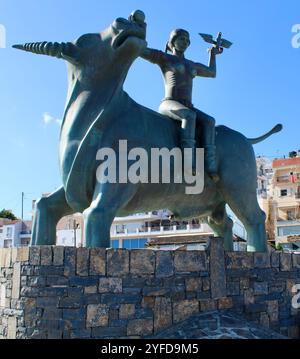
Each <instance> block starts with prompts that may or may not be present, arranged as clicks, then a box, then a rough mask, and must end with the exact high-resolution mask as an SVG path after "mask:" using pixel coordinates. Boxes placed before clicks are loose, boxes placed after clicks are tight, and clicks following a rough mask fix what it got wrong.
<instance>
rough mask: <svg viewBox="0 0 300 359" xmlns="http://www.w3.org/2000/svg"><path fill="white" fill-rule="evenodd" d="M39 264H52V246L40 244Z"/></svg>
mask: <svg viewBox="0 0 300 359" xmlns="http://www.w3.org/2000/svg"><path fill="white" fill-rule="evenodd" d="M41 265H42V266H51V265H52V247H51V246H41Z"/></svg>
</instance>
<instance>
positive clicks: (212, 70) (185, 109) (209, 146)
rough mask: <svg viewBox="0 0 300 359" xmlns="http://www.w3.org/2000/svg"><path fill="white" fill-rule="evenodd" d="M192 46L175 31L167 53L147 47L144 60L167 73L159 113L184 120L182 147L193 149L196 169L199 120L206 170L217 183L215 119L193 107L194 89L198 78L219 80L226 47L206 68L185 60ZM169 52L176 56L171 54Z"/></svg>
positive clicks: (182, 32) (184, 33)
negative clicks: (219, 63) (219, 65)
mask: <svg viewBox="0 0 300 359" xmlns="http://www.w3.org/2000/svg"><path fill="white" fill-rule="evenodd" d="M189 45H190V36H189V33H188V31H186V30H183V29H177V30H174V31H172V32H171V34H170V39H169V41H168V42H167V45H166V50H165V52H163V51H159V50H154V49H150V48H146V50H145V51H144V52H143V54H142V55H141V57H143V58H144V59H146V60H148V61H150V62H152V63H154V64H157V65H159V67H160V69H161V71H162V73H163V78H164V82H165V98H164V99H163V101H162V103H161V105H160V107H159V112H160V113H161V114H163V115H166V116H168V117H170V118H173V119H174V120H178V121H181V147H182V148H186V147H187V148H192V150H193V159H192V163H193V169H194V168H195V146H196V141H195V130H196V121H198V122H199V123H200V126H201V129H202V132H203V136H202V138H203V139H202V141H203V143H202V145H203V146H204V150H205V167H206V171H207V173H208V174H209V175H210V176H211V178H212V179H213V180H214V181H216V182H217V181H218V179H219V177H218V174H217V172H218V171H217V163H216V146H215V120H214V118H212V117H211V116H209V115H207V114H206V113H204V112H202V111H200V110H198V109H196V108H195V107H194V106H193V104H192V88H193V79H194V78H195V77H196V76H202V77H216V55H217V54H220V53H222V48H220V47H212V48H210V49H209V53H210V57H209V64H208V66H205V65H203V64H200V63H196V62H193V61H190V60H187V59H186V58H185V57H184V53H185V51H186V49H187V48H188V47H189ZM169 51H170V52H171V53H172V54H169V53H168V52H169Z"/></svg>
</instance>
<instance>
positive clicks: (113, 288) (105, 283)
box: [98, 278, 122, 293]
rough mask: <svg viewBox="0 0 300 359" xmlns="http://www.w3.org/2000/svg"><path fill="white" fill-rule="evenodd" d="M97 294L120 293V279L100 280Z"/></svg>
mask: <svg viewBox="0 0 300 359" xmlns="http://www.w3.org/2000/svg"><path fill="white" fill-rule="evenodd" d="M98 291H99V293H122V279H121V278H100V279H99V288H98Z"/></svg>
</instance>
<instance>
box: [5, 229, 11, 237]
mask: <svg viewBox="0 0 300 359" xmlns="http://www.w3.org/2000/svg"><path fill="white" fill-rule="evenodd" d="M11 237H12V228H11V227H7V228H6V238H11Z"/></svg>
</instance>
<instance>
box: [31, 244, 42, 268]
mask: <svg viewBox="0 0 300 359" xmlns="http://www.w3.org/2000/svg"><path fill="white" fill-rule="evenodd" d="M29 264H30V265H33V266H38V265H40V264H41V247H29Z"/></svg>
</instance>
